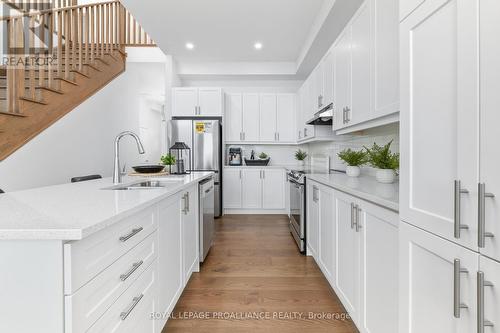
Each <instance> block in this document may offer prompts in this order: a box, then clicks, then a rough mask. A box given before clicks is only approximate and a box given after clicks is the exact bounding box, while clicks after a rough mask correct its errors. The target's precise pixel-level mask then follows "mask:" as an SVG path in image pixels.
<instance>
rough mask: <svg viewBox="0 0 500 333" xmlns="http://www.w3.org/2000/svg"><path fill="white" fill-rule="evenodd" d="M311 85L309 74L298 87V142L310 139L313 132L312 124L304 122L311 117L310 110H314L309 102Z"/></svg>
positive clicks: (312, 136) (310, 99)
mask: <svg viewBox="0 0 500 333" xmlns="http://www.w3.org/2000/svg"><path fill="white" fill-rule="evenodd" d="M311 85H312V77H311V76H309V78H308V79H307V80H306V81H305V82H304V84H303V85H302V87H301V88H300V97H299V99H300V108H299V110H297V129H298V131H297V134H298V141H299V142H301V141H304V140H309V139H312V138H314V134H315V133H314V132H315V131H314V130H315V128H314V126H312V125H307V124H306V122H307V121H308V120H309V119H311V118H312V114H313V112H312V111H311V110H314V108H313V103H311V101H312V99H313V98H312V95H311Z"/></svg>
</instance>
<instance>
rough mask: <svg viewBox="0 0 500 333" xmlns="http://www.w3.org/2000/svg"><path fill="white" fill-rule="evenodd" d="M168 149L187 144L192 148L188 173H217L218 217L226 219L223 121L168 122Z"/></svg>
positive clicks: (216, 201) (216, 211)
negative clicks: (182, 143)
mask: <svg viewBox="0 0 500 333" xmlns="http://www.w3.org/2000/svg"><path fill="white" fill-rule="evenodd" d="M167 131H168V142H167V145H168V147H171V146H172V145H173V144H174V143H176V142H184V143H186V144H187V145H188V146H189V148H191V157H190V159H189V161H190V162H189V164H190V165H186V166H185V167H186V169H187V170H189V171H213V172H215V177H214V181H215V216H216V217H219V216H221V215H222V122H221V118H207V119H200V118H195V119H194V118H185V117H182V118H173V119H172V120H171V121H169V122H168V127H167Z"/></svg>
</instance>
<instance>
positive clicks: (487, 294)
mask: <svg viewBox="0 0 500 333" xmlns="http://www.w3.org/2000/svg"><path fill="white" fill-rule="evenodd" d="M477 280H478V281H477V282H478V290H480V291H481V292H482V293H481V294H480V296H482V297H481V298H480V299H478V303H479V302H480V303H481V304H478V305H477V306H482V309H483V310H484V315H483V316H482V317H480V318H478V319H479V320H481V321H483V322H484V323H487V322H491V323H493V325H495V326H494V327H487V326H486V327H485V328H484V330H485V332H496V331H497V330H498V325H499V324H500V323H499V319H500V315H499V314H500V303H499V301H498V300H499V299H500V289H499V288H498V286H500V263H499V262H497V261H494V260H491V259H489V258H486V257H484V256H480V258H479V271H478V274H477ZM478 325H479V323H478Z"/></svg>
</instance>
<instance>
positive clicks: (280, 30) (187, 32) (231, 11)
mask: <svg viewBox="0 0 500 333" xmlns="http://www.w3.org/2000/svg"><path fill="white" fill-rule="evenodd" d="M324 1H325V0H154V1H153V0H151V1H147V2H143V1H137V0H125V1H123V2H124V4H125V5H126V6H127V7H130V9H131V11H132V13H134V15H135V16H136V17H137V18H138V20H139V21H140V22H141V24H142V25H143V26H144V28H145V29H146V31H148V32H149V33H150V34H151V35H152V37H153V39H154V40H155V41H156V42H157V44H158V45H159V46H160V48H161V49H162V50H163V51H164V52H166V53H168V54H171V55H173V56H174V57H176V58H177V59H180V60H188V61H219V62H227V61H231V62H240V61H246V62H265V61H267V62H296V61H297V59H298V58H299V56H300V53H301V51H302V48H303V46H304V43H305V42H306V39H307V37H308V35H309V33H310V31H311V27H312V26H313V23H314V21H315V20H316V18H317V16H318V14H319V12H320V9H321V7H322V5H323V2H324ZM139 3H140V4H139ZM146 4H147V5H146ZM257 41H259V42H261V43H262V44H263V45H264V47H263V49H262V50H260V51H257V50H255V49H254V47H253V45H254V43H255V42H257ZM186 42H192V43H193V44H194V45H195V49H194V50H187V49H186V48H185V44H186Z"/></svg>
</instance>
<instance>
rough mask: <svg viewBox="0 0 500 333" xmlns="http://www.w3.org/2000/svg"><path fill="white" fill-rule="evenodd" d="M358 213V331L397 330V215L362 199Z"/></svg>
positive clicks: (382, 332)
mask: <svg viewBox="0 0 500 333" xmlns="http://www.w3.org/2000/svg"><path fill="white" fill-rule="evenodd" d="M358 216H359V219H360V221H359V222H358V223H360V226H361V228H360V236H361V238H362V240H361V253H362V256H361V258H362V259H361V284H360V290H361V304H363V307H362V312H363V314H362V315H361V316H360V318H361V320H360V324H359V325H360V326H361V327H360V328H361V331H362V332H370V333H398V332H399V328H398V321H397V318H398V273H399V271H398V224H399V216H398V214H397V213H395V212H392V211H390V210H387V209H384V208H381V207H380V206H376V205H373V204H370V203H367V202H365V201H362V202H360V203H359V213H358ZM387 318H391V320H387Z"/></svg>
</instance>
